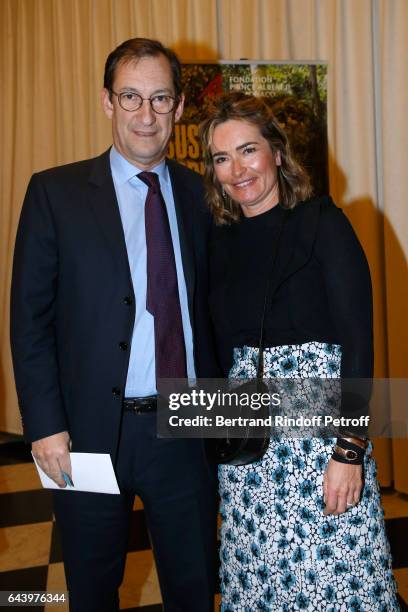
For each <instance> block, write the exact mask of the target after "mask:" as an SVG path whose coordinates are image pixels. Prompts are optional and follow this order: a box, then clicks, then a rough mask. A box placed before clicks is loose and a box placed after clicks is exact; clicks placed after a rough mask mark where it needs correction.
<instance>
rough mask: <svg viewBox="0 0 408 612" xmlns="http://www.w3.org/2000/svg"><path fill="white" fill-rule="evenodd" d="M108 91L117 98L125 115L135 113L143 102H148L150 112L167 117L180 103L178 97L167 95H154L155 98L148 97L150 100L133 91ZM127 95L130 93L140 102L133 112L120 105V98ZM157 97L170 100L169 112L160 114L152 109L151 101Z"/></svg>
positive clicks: (120, 104)
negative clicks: (164, 97) (171, 102)
mask: <svg viewBox="0 0 408 612" xmlns="http://www.w3.org/2000/svg"><path fill="white" fill-rule="evenodd" d="M109 91H110V93H111V94H114V95H115V96H116V97H117V99H118V103H119V106H120V108H122V109H123V110H124V111H126V112H127V113H134V112H135V111H137V110H139V109H140V108H142V106H143V102H144V101H145V100H149V103H150V108H151V109H152V111H153V112H154V113H156V115H168V114H170V113H172V112H173V111H174V109H175V108H176V106H177V104H178V103H179V101H180V98H179V97H178V96H169V94H156V95H155V96H150V98H143V96H141V95H140V94H138V93H136V92H135V91H132V92H129V91H121V92H120V93H117V92H116V91H113V89H110V90H109ZM128 93H132V94H134V95H135V96H139V98H140V100H141V102H140V105H139V106H138V107H136V108H134V109H133V110H129V109H128V108H125V107H124V106H123V105H122V99H121V98H122V96H123V95H125V94H128ZM158 95H163V96H166V97H167V98H170V99H171V100H173V103H174V104H173V107H172V108H171V109H170V110H169V111H166V112H160V111H157V110H156V109H155V108H153V99H154V98H156V97H157V96H158Z"/></svg>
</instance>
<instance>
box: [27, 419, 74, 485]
mask: <svg viewBox="0 0 408 612" xmlns="http://www.w3.org/2000/svg"><path fill="white" fill-rule="evenodd" d="M70 442H71V440H70V437H69V434H68V432H67V431H62V432H61V433H57V434H54V435H53V436H48V437H47V438H41V440H36V442H33V443H32V446H31V448H32V451H33V455H34V457H35V460H36V461H37V463H38V465H39V466H40V468H41V469H42V470H44V472H45V473H46V474H47V476H49V477H50V478H51V479H52V480H53V481H54V482H56V483H57V485H58V486H59V487H61V488H64V487H66V486H67V485H66V482H65V481H64V479H63V477H62V474H61V472H66V473H67V474H68V476H69V477H70V478H71V480H72V473H71V459H70V456H69V449H70Z"/></svg>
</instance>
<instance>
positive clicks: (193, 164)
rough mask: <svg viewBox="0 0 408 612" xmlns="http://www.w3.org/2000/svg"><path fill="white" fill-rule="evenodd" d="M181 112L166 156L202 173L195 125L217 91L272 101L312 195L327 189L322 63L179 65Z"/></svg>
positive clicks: (207, 109)
mask: <svg viewBox="0 0 408 612" xmlns="http://www.w3.org/2000/svg"><path fill="white" fill-rule="evenodd" d="M182 70H183V87H184V92H185V95H186V103H185V108H184V114H183V117H182V119H181V122H180V123H178V124H176V126H175V130H174V135H173V137H172V140H171V141H170V145H169V152H168V156H169V157H170V158H175V159H177V160H178V161H179V162H181V163H182V164H185V165H186V166H189V167H190V168H192V169H193V170H196V171H197V172H200V173H203V171H204V164H203V156H202V151H201V146H200V141H199V124H200V122H201V121H202V120H203V119H205V117H206V116H207V114H208V111H209V108H210V107H211V106H212V104H213V103H214V100H216V98H217V97H218V96H220V95H221V94H222V93H225V92H228V91H231V90H241V91H244V92H246V93H248V94H254V95H257V96H268V97H271V98H272V100H273V103H272V106H273V110H274V113H275V115H276V118H277V120H278V122H279V123H280V125H281V127H282V128H283V129H284V130H285V131H286V133H287V135H288V137H289V140H290V143H291V146H292V150H293V152H294V154H295V157H296V159H297V160H298V161H299V162H300V163H301V164H302V165H303V166H304V167H305V169H306V170H307V172H308V174H309V176H310V178H311V181H312V185H313V191H314V194H315V195H321V194H324V193H328V191H329V181H328V150H327V65H326V64H320V63H306V62H302V63H300V62H290V63H288V62H285V63H280V62H275V63H269V62H258V63H256V64H253V63H250V62H247V61H240V62H234V63H229V62H228V63H227V62H219V63H189V64H184V65H183V69H182Z"/></svg>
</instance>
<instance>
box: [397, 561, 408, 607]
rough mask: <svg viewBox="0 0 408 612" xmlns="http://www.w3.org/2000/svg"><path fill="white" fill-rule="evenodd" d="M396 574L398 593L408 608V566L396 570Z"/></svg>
mask: <svg viewBox="0 0 408 612" xmlns="http://www.w3.org/2000/svg"><path fill="white" fill-rule="evenodd" d="M394 576H395V579H396V581H397V584H398V593H399V595H400V596H401V597H402V599H403V600H404V601H405V603H406V604H407V608H408V567H404V568H400V569H396V570H394Z"/></svg>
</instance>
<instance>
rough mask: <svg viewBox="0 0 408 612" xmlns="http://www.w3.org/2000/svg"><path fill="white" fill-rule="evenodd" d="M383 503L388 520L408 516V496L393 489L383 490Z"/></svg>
mask: <svg viewBox="0 0 408 612" xmlns="http://www.w3.org/2000/svg"><path fill="white" fill-rule="evenodd" d="M381 502H382V505H383V508H384V515H385V518H386V519H390V518H400V517H402V516H408V495H405V494H404V493H397V492H396V491H394V490H391V489H385V490H384V489H383V490H381Z"/></svg>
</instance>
